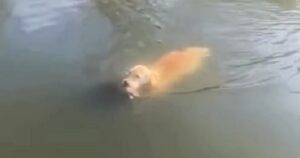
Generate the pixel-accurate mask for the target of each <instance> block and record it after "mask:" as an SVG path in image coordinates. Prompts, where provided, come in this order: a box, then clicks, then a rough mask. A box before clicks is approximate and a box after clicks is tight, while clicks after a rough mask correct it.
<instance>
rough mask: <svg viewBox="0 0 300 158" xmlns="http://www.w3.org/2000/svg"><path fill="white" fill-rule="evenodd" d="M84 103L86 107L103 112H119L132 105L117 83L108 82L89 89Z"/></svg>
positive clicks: (84, 97)
mask: <svg viewBox="0 0 300 158" xmlns="http://www.w3.org/2000/svg"><path fill="white" fill-rule="evenodd" d="M83 102H84V104H83V105H84V106H85V107H89V108H92V109H101V110H118V109H123V108H127V107H129V106H130V105H131V101H130V100H129V98H128V96H127V95H126V94H125V93H124V92H123V91H122V90H121V88H120V87H119V86H118V84H117V83H116V82H106V83H102V84H100V85H97V86H95V87H93V88H90V89H88V90H87V92H86V93H85V94H84V95H83Z"/></svg>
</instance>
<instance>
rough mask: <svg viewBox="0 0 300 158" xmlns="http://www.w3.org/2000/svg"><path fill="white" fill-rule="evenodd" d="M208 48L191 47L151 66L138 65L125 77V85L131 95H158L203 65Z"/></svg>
mask: <svg viewBox="0 0 300 158" xmlns="http://www.w3.org/2000/svg"><path fill="white" fill-rule="evenodd" d="M207 56H209V49H208V48H201V47H189V48H186V49H183V50H177V51H173V52H170V53H167V54H165V55H163V56H162V57H160V58H159V59H158V60H157V61H156V62H155V63H153V64H152V65H150V66H146V65H136V66H134V67H133V68H131V69H130V71H129V73H128V75H127V76H126V77H125V78H124V79H123V81H122V83H123V87H124V88H125V91H126V92H127V93H128V95H129V97H130V98H131V99H133V98H134V97H140V96H144V95H156V94H160V93H163V92H166V91H168V90H169V89H170V88H171V86H172V85H173V84H174V83H176V82H178V81H180V80H182V79H183V78H184V77H185V76H187V75H189V74H192V73H193V72H195V71H196V70H197V69H198V68H200V67H201V66H202V63H203V60H202V59H204V57H207Z"/></svg>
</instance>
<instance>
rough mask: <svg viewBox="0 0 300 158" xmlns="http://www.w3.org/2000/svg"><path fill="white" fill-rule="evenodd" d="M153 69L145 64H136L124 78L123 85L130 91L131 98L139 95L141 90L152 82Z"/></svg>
mask: <svg viewBox="0 0 300 158" xmlns="http://www.w3.org/2000/svg"><path fill="white" fill-rule="evenodd" d="M151 78H152V71H151V70H150V69H149V68H148V67H147V66H144V65H136V66H134V67H133V68H131V69H130V70H129V71H128V73H127V74H126V77H125V78H124V79H123V80H122V87H123V88H124V89H125V91H126V92H127V93H128V95H129V98H130V99H133V98H134V97H139V96H140V93H141V90H142V89H143V88H144V87H145V86H148V85H149V84H150V83H151Z"/></svg>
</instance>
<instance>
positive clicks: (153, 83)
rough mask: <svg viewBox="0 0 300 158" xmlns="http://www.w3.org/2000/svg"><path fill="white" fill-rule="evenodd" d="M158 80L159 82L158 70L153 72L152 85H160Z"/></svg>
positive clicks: (151, 76)
mask: <svg viewBox="0 0 300 158" xmlns="http://www.w3.org/2000/svg"><path fill="white" fill-rule="evenodd" d="M158 82H159V77H158V74H157V73H156V72H151V75H150V82H149V83H150V84H151V86H152V87H156V85H158Z"/></svg>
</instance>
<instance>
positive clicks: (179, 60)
mask: <svg viewBox="0 0 300 158" xmlns="http://www.w3.org/2000/svg"><path fill="white" fill-rule="evenodd" d="M207 56H209V50H208V48H199V47H190V48H186V49H184V50H182V51H174V52H171V53H168V54H166V55H164V56H162V57H161V58H160V59H159V60H158V61H157V62H156V63H154V65H153V70H154V71H155V72H156V73H157V74H158V77H159V79H158V80H159V83H158V84H159V86H164V87H167V86H170V85H171V84H173V83H174V82H177V81H179V80H181V79H182V78H183V77H184V76H185V75H189V74H191V73H193V72H195V71H196V70H197V68H199V67H201V65H202V59H203V58H204V57H207Z"/></svg>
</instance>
